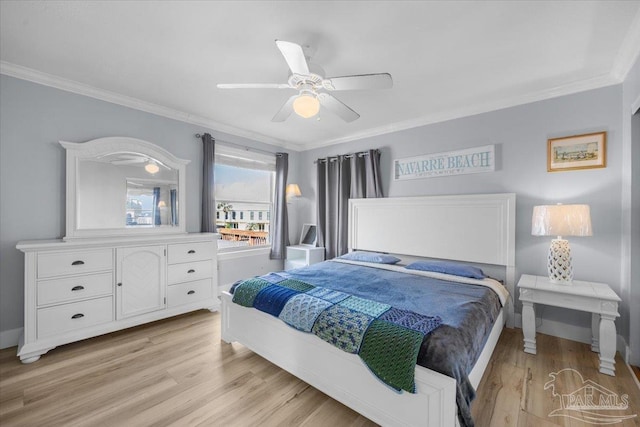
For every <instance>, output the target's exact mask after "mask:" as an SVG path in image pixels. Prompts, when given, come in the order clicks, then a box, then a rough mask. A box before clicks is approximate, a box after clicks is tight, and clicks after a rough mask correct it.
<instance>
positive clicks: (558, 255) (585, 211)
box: [531, 204, 593, 285]
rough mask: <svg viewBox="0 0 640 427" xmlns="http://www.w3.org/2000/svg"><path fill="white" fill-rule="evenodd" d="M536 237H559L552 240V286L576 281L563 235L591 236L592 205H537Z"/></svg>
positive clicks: (533, 220) (533, 227) (533, 228)
mask: <svg viewBox="0 0 640 427" xmlns="http://www.w3.org/2000/svg"><path fill="white" fill-rule="evenodd" d="M531 234H532V235H533V236H556V238H555V239H553V240H551V246H550V247H549V254H548V257H547V272H548V273H549V280H550V281H551V282H552V283H557V284H562V285H569V284H571V282H572V281H573V265H572V258H571V247H570V246H569V242H568V241H567V240H566V239H563V238H562V236H592V235H593V231H592V229H591V212H590V209H589V205H562V204H557V205H541V206H534V208H533V215H532V218H531Z"/></svg>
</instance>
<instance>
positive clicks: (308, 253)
mask: <svg viewBox="0 0 640 427" xmlns="http://www.w3.org/2000/svg"><path fill="white" fill-rule="evenodd" d="M322 261H324V248H317V247H315V246H305V245H295V246H287V259H285V260H284V269H285V270H291V269H293V268H300V267H306V266H307V265H312V264H316V263H318V262H322Z"/></svg>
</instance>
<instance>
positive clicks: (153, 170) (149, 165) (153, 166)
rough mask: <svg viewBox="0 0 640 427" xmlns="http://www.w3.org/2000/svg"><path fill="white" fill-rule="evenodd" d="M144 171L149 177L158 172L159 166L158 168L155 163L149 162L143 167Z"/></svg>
mask: <svg viewBox="0 0 640 427" xmlns="http://www.w3.org/2000/svg"><path fill="white" fill-rule="evenodd" d="M144 170H146V171H147V172H149V173H150V174H151V175H153V174H156V173H158V171H159V170H160V166H158V165H157V164H156V162H153V161H152V162H149V163H147V164H146V165H144Z"/></svg>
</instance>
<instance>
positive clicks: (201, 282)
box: [17, 233, 220, 363]
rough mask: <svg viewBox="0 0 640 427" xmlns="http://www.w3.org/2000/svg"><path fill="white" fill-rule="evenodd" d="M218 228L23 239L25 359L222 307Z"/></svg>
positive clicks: (21, 351) (22, 346)
mask: <svg viewBox="0 0 640 427" xmlns="http://www.w3.org/2000/svg"><path fill="white" fill-rule="evenodd" d="M217 237H218V235H217V234H213V233H193V234H191V233H189V234H187V233H185V234H176V235H164V236H145V237H142V236H140V237H122V238H104V239H78V240H71V241H66V242H65V241H62V240H47V241H25V242H20V243H18V245H17V248H18V249H19V250H21V251H22V252H24V254H25V307H24V334H23V337H22V339H21V340H20V343H19V345H18V356H19V357H20V359H21V360H22V362H24V363H30V362H34V361H36V360H38V359H39V358H40V356H41V355H42V354H44V353H46V352H47V351H49V350H51V349H53V348H55V347H56V346H58V345H62V344H66V343H70V342H73V341H78V340H82V339H85V338H89V337H93V336H96V335H101V334H104V333H108V332H112V331H116V330H119V329H124V328H128V327H131V326H135V325H139V324H142V323H146V322H151V321H154V320H158V319H162V318H165V317H169V316H174V315H177V314H181V313H186V312H189V311H193V310H198V309H202V308H206V309H209V310H211V311H216V310H218V308H219V305H220V302H219V300H218V290H217V274H216V273H217V271H216V270H217V261H216V253H217V250H216V247H217V246H216V239H217Z"/></svg>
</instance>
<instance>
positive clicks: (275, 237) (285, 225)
mask: <svg viewBox="0 0 640 427" xmlns="http://www.w3.org/2000/svg"><path fill="white" fill-rule="evenodd" d="M288 170H289V155H288V154H287V153H276V194H275V202H274V206H273V219H272V221H271V233H270V234H271V253H270V254H269V258H271V259H284V258H285V255H286V249H287V246H289V221H288V217H287V199H286V187H287V173H288Z"/></svg>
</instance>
